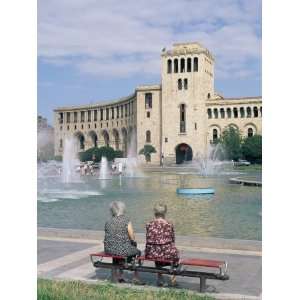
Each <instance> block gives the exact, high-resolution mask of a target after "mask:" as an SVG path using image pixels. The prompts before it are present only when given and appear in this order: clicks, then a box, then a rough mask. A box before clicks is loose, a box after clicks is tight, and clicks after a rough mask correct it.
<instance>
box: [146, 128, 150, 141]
mask: <svg viewBox="0 0 300 300" xmlns="http://www.w3.org/2000/svg"><path fill="white" fill-rule="evenodd" d="M146 143H151V131H150V130H147V131H146Z"/></svg>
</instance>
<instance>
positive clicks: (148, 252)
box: [104, 201, 179, 286]
mask: <svg viewBox="0 0 300 300" xmlns="http://www.w3.org/2000/svg"><path fill="white" fill-rule="evenodd" d="M110 210H111V214H112V218H111V219H110V220H109V221H108V222H106V224H105V237H104V251H105V253H107V254H110V255H116V256H122V257H127V261H128V262H130V261H131V260H132V259H133V258H134V257H135V256H140V255H141V251H140V250H139V249H138V248H137V243H136V242H135V237H134V232H133V227H132V224H131V222H130V220H129V218H128V217H126V216H125V215H124V214H125V204H124V203H123V202H120V201H114V202H112V203H111V205H110ZM166 213H167V206H166V205H164V204H157V205H155V207H154V215H155V219H154V220H153V221H151V222H149V223H148V224H147V225H146V247H145V257H146V258H148V259H153V260H156V262H155V264H156V266H157V267H164V266H168V265H170V263H168V262H165V261H172V262H173V263H174V264H176V263H178V261H179V252H178V250H177V248H176V247H175V232H174V227H173V225H172V224H171V223H169V222H168V221H167V220H166V219H165V216H166ZM123 262H124V260H123V259H113V263H115V264H122V263H123ZM113 272H114V273H113V277H114V279H117V280H118V281H119V282H125V280H124V278H123V272H122V270H119V272H118V274H117V273H116V272H117V271H115V270H113ZM132 282H133V283H134V284H144V283H143V282H142V281H141V280H140V279H139V277H138V273H137V272H134V278H133V281H132ZM157 284H158V285H159V286H166V285H167V284H166V283H165V282H164V278H163V276H162V274H160V273H158V275H157ZM171 284H172V285H176V281H175V276H173V277H172V279H171Z"/></svg>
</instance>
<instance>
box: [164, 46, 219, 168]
mask: <svg viewBox="0 0 300 300" xmlns="http://www.w3.org/2000/svg"><path fill="white" fill-rule="evenodd" d="M161 57H162V70H161V72H162V74H161V78H162V100H161V101H162V104H161V105H162V108H161V113H162V118H161V120H162V125H161V126H162V127H161V132H162V147H161V151H162V153H163V155H164V158H165V161H166V162H174V163H175V162H177V163H180V162H182V161H183V160H187V161H188V160H192V158H193V157H194V158H195V157H197V156H201V157H203V156H206V154H207V153H206V152H207V142H206V141H207V114H206V100H207V99H209V98H211V97H213V96H214V59H213V57H212V55H211V54H210V52H209V51H208V50H207V49H206V48H204V47H203V46H202V45H201V44H199V43H180V44H174V45H173V49H172V50H170V51H166V50H163V52H162V54H161Z"/></svg>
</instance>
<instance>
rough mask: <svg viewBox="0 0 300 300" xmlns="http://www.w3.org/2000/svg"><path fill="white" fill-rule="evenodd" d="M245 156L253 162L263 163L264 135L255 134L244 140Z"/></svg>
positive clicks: (243, 152)
mask: <svg viewBox="0 0 300 300" xmlns="http://www.w3.org/2000/svg"><path fill="white" fill-rule="evenodd" d="M241 150H242V154H243V157H244V158H245V159H246V160H248V161H250V162H251V163H258V164H261V161H262V136H261V135H254V136H252V137H247V138H245V139H244V140H243V144H242V149H241Z"/></svg>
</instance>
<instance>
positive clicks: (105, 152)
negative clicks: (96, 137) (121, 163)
mask: <svg viewBox="0 0 300 300" xmlns="http://www.w3.org/2000/svg"><path fill="white" fill-rule="evenodd" d="M99 151H100V153H101V157H102V156H105V157H106V158H107V160H109V161H111V160H113V159H114V158H115V157H116V156H115V150H114V148H112V147H109V146H108V147H106V146H104V147H100V148H99Z"/></svg>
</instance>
